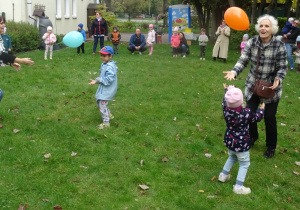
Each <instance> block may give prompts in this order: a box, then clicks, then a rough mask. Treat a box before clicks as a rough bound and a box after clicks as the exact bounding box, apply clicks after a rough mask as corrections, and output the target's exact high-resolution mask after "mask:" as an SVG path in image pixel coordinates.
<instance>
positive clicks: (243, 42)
mask: <svg viewBox="0 0 300 210" xmlns="http://www.w3.org/2000/svg"><path fill="white" fill-rule="evenodd" d="M248 39H249V35H248V34H244V36H243V41H242V42H241V54H243V51H244V49H245V47H246V44H247V42H248Z"/></svg>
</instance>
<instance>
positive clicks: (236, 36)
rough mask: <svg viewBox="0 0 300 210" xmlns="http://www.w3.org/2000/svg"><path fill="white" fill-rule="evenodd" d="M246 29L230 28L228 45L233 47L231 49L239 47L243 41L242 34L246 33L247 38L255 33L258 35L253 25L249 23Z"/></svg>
mask: <svg viewBox="0 0 300 210" xmlns="http://www.w3.org/2000/svg"><path fill="white" fill-rule="evenodd" d="M249 29H250V30H248V31H236V30H233V29H231V32H230V46H232V47H233V49H241V48H240V45H241V42H242V41H243V35H244V34H248V35H249V39H250V38H252V37H254V36H255V35H258V33H257V31H256V30H255V25H252V24H250V26H249Z"/></svg>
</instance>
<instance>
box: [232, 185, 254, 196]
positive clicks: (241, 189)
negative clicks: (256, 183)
mask: <svg viewBox="0 0 300 210" xmlns="http://www.w3.org/2000/svg"><path fill="white" fill-rule="evenodd" d="M233 192H234V193H235V194H242V195H246V194H249V193H251V189H250V188H249V187H244V186H241V187H239V188H237V187H236V186H235V185H233Z"/></svg>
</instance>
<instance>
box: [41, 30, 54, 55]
mask: <svg viewBox="0 0 300 210" xmlns="http://www.w3.org/2000/svg"><path fill="white" fill-rule="evenodd" d="M42 38H43V40H44V42H45V56H44V58H45V60H47V54H48V50H50V60H52V52H53V44H54V43H55V42H56V36H55V35H54V33H52V27H51V26H48V27H47V33H45V34H44V36H43V37H42Z"/></svg>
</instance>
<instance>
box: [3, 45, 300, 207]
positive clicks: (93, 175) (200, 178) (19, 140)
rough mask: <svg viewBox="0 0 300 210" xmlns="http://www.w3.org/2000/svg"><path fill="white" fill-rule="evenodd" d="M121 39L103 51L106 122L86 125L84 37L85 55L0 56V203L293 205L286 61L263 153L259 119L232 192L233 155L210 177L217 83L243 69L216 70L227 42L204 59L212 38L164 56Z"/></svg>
mask: <svg viewBox="0 0 300 210" xmlns="http://www.w3.org/2000/svg"><path fill="white" fill-rule="evenodd" d="M106 44H109V45H110V44H111V43H106ZM126 47H127V45H126V44H122V45H121V46H120V55H119V56H115V57H114V60H115V61H117V62H118V64H117V65H118V67H119V73H118V92H117V95H116V97H115V100H114V101H111V102H110V103H109V108H110V110H111V112H112V113H113V115H114V116H115V119H113V120H112V121H111V128H110V129H106V130H98V129H97V127H96V126H97V125H98V124H99V123H100V122H101V115H100V113H99V110H98V108H97V105H96V101H95V98H94V94H95V92H96V89H97V86H89V85H88V82H89V79H90V78H95V77H96V76H97V75H98V74H99V68H100V64H101V60H100V56H99V55H94V56H92V55H91V52H92V43H88V44H86V54H85V55H83V54H80V55H77V54H76V49H71V48H67V49H63V50H60V51H54V54H53V60H47V61H45V60H44V59H43V53H44V51H39V50H37V51H33V52H27V53H22V54H18V56H19V57H31V58H32V60H34V61H35V62H36V64H35V65H34V66H31V67H28V66H22V70H21V71H20V72H16V71H14V70H13V69H12V68H10V67H4V68H1V75H2V77H1V83H0V87H1V89H2V90H3V91H4V98H3V99H2V102H1V103H0V116H1V122H0V123H1V124H2V125H3V128H0V135H1V141H0V161H1V164H0V207H2V208H3V209H17V208H18V206H19V204H21V203H22V204H23V205H26V204H27V206H28V209H52V207H53V206H55V205H59V206H61V207H62V208H63V209H212V208H213V209H299V208H300V191H299V190H300V182H299V178H300V177H299V176H296V175H295V174H294V173H293V171H296V172H300V167H299V166H297V165H296V164H295V161H300V153H297V151H296V150H295V148H300V140H299V139H300V138H299V137H300V135H299V134H300V123H299V118H298V117H299V111H300V106H299V105H300V98H299V97H300V90H299V89H300V82H299V81H300V79H299V78H300V75H299V74H296V73H295V72H288V74H287V76H286V79H285V80H284V91H283V97H282V99H281V101H280V103H279V107H278V113H277V122H278V148H277V150H276V154H275V157H274V158H273V159H265V158H263V153H264V151H265V149H266V147H265V133H264V123H260V124H259V133H260V138H259V140H258V142H257V143H256V145H255V147H254V148H253V149H251V150H250V154H251V166H250V168H249V170H248V174H247V178H246V181H245V186H247V187H250V188H251V190H252V193H251V194H249V195H236V194H234V193H233V192H232V186H233V185H234V184H235V179H236V175H237V171H238V164H236V165H235V166H234V167H233V169H232V171H231V174H232V180H231V181H230V182H229V183H220V182H218V180H217V178H214V177H218V175H219V173H220V171H221V170H222V167H223V165H224V163H225V161H226V159H227V154H226V150H227V149H226V147H225V146H224V144H223V141H222V139H223V135H224V131H225V121H224V119H223V116H222V107H221V103H222V97H223V94H224V90H223V85H222V83H224V82H227V84H234V85H236V86H238V87H239V88H242V89H243V88H244V83H245V79H246V75H247V69H245V71H244V72H243V73H242V74H241V75H240V76H239V77H238V80H236V81H232V82H228V81H225V80H224V79H223V75H222V71H223V70H230V69H231V68H232V67H233V66H234V64H235V62H236V60H237V59H238V56H239V51H234V50H230V51H229V59H228V62H227V63H226V64H223V63H222V62H221V61H216V62H213V61H212V57H211V54H212V47H213V46H212V45H209V46H208V48H207V56H206V58H207V60H206V61H200V60H199V53H200V49H199V46H197V45H193V46H191V52H192V53H191V55H189V56H188V57H187V58H185V59H183V58H177V59H176V58H172V56H171V54H170V46H169V45H155V46H154V53H153V55H152V56H148V55H147V53H144V55H142V56H139V55H138V54H135V55H131V53H129V52H128V51H127V49H126ZM175 117H176V120H174V118H175ZM196 124H199V125H200V128H199V127H197V126H196ZM14 129H18V130H19V132H16V133H15V132H13V130H14ZM72 152H75V153H77V155H75V156H71V153H72ZM48 153H51V157H50V158H48V159H46V158H45V157H44V155H45V154H48ZM205 153H210V154H211V155H212V156H211V158H207V157H206V156H205ZM141 160H143V161H141ZM141 162H142V164H141ZM274 184H275V186H274ZM139 185H147V186H149V189H148V190H142V189H140V187H139Z"/></svg>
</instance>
